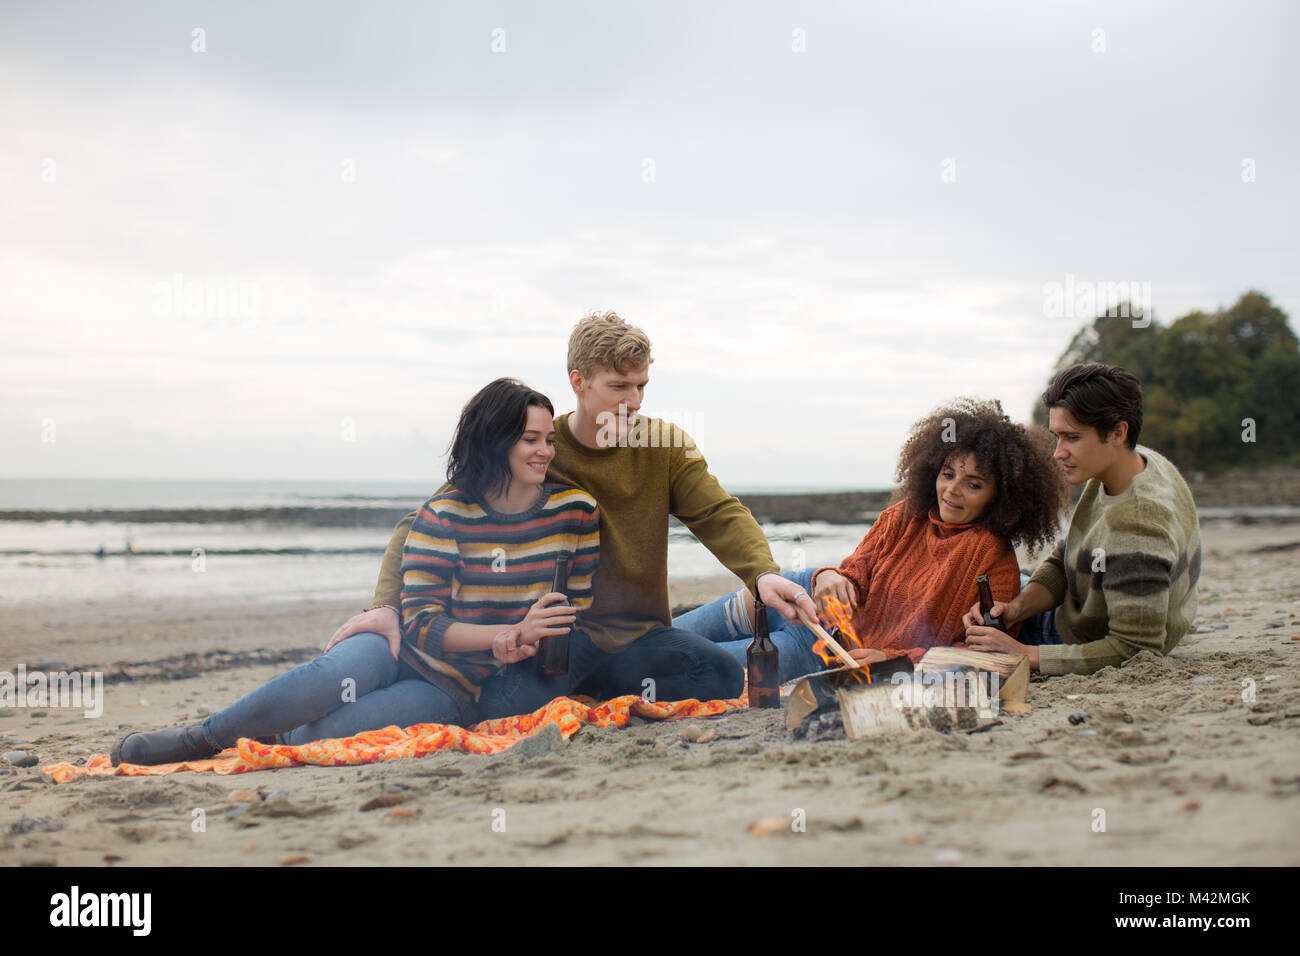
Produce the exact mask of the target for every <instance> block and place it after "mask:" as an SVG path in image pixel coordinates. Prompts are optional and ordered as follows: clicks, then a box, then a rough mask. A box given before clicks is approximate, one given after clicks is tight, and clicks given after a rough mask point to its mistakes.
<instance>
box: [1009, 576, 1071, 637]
mask: <svg viewBox="0 0 1300 956" xmlns="http://www.w3.org/2000/svg"><path fill="white" fill-rule="evenodd" d="M1028 583H1029V575H1027V574H1025V573H1024V572H1023V571H1021V572H1020V589H1021V590H1022V591H1023V590H1024V588H1025V585H1026V584H1028ZM1016 640H1018V641H1020V643H1021V644H1032V645H1035V646H1037V647H1042V646H1043V645H1044V644H1060V643H1061V635H1060V634H1058V633H1057V631H1056V609H1055V608H1052V609H1050V610H1047V611H1043V612H1042V613H1041V614H1035V615H1034V616H1033V617H1027V618H1025V619H1024V620H1023V621H1021V622H1020V636H1019V637H1018V638H1016Z"/></svg>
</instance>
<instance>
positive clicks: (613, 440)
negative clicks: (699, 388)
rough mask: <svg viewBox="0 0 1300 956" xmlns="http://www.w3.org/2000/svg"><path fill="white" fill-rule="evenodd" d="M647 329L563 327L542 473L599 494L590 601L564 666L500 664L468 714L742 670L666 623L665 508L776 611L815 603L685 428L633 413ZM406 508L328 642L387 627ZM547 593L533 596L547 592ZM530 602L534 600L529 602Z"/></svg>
mask: <svg viewBox="0 0 1300 956" xmlns="http://www.w3.org/2000/svg"><path fill="white" fill-rule="evenodd" d="M652 361H653V359H652V358H651V356H650V341H649V339H648V338H647V337H646V335H645V333H644V332H642V331H641V330H640V329H638V328H636V327H635V326H631V325H628V324H627V323H626V322H624V321H623V320H622V319H620V318H619V317H618V316H617V315H615V314H614V313H612V312H609V313H605V314H604V315H596V314H593V315H590V316H587V317H586V318H584V319H583V320H582V321H580V322H579V323H578V325H577V327H576V328H575V329H574V331H573V334H572V336H571V337H570V340H569V356H568V365H569V382H570V384H571V385H572V387H573V391H574V395H575V396H576V398H577V405H578V407H577V410H576V411H573V412H570V413H567V414H564V415H560V416H559V417H557V418H556V419H555V431H556V434H555V458H554V459H553V460H552V462H551V464H550V467H549V468H548V470H547V479H548V480H550V481H554V482H561V483H564V484H569V485H573V486H576V487H578V488H581V489H583V490H585V491H587V492H588V493H589V494H591V496H592V497H593V498H595V499H596V503H597V504H598V505H599V506H600V563H599V565H598V566H597V570H596V575H595V580H594V583H593V588H594V592H595V596H594V602H593V604H592V606H591V608H590V609H589V610H587V611H584V612H583V613H582V615H581V617H580V619H579V620H578V621H577V623H576V625H575V627H574V629H573V630H572V631H571V632H570V635H569V637H570V641H569V644H570V650H569V673H568V674H566V675H559V676H546V675H543V674H542V673H541V670H540V667H539V666H538V665H537V662H536V659H535V658H533V659H529V660H525V661H522V662H520V663H518V664H511V665H509V666H508V667H507V668H506V669H505V671H504V672H503V673H502V674H501V675H500V676H499V677H497V678H494V679H493V680H491V681H489V682H488V683H487V684H486V685H485V686H484V688H483V692H482V696H481V697H480V700H479V706H478V717H479V719H480V720H486V719H490V718H493V717H499V716H506V715H508V714H516V713H528V712H530V711H533V710H535V709H537V708H538V707H541V706H542V705H544V704H546V703H547V702H548V701H550V700H552V699H554V698H555V697H558V696H561V695H565V694H569V693H572V692H574V691H575V690H577V689H578V687H579V685H581V686H582V689H583V691H584V692H587V693H590V694H592V695H593V696H598V697H613V696H618V695H621V694H638V695H645V696H648V697H651V698H652V699H656V700H682V699H687V698H696V699H700V700H709V699H727V698H732V697H735V696H737V695H739V693H740V691H741V689H742V687H743V682H744V675H743V672H742V671H741V669H740V668H738V667H737V666H736V665H735V662H734V661H733V660H732V659H731V658H730V656H728V655H727V654H726V652H725V651H722V650H721V649H720V648H719V647H718V645H716V644H714V643H713V642H712V641H709V640H707V639H705V638H702V637H699V636H698V635H696V634H693V633H691V632H689V631H684V630H681V629H678V628H673V627H672V626H671V621H672V615H671V608H670V605H669V599H668V518H669V515H672V516H674V517H676V518H677V519H678V520H680V521H681V522H682V523H683V524H684V525H686V527H687V528H689V529H690V531H691V532H692V533H693V534H694V535H695V536H696V537H697V538H699V540H700V542H701V543H702V544H704V546H705V547H707V548H708V549H709V550H710V551H711V552H713V554H714V555H715V556H716V557H717V559H718V560H719V561H720V562H721V563H722V564H723V565H724V566H725V567H726V568H727V569H728V570H730V571H731V572H732V573H734V574H735V575H736V576H737V577H739V578H740V579H741V580H742V581H744V582H745V584H746V586H747V587H748V588H749V590H750V591H751V592H753V593H755V594H757V595H758V596H759V597H761V598H762V600H763V602H764V603H765V604H767V605H769V606H771V607H773V608H775V609H776V610H777V611H778V613H780V614H781V615H782V616H783V617H785V618H786V619H787V620H792V619H793V618H794V617H795V610H794V607H793V606H792V604H793V603H798V604H799V605H800V606H801V607H802V608H803V609H804V610H805V611H806V612H807V613H808V614H810V615H814V616H815V615H816V613H817V612H816V608H815V606H814V604H813V602H812V599H811V598H810V597H809V595H808V594H807V592H806V591H804V590H803V589H802V588H800V587H799V586H798V585H796V584H795V583H794V582H792V581H788V580H786V579H785V578H783V577H781V575H780V573H779V571H780V567H779V566H778V565H777V563H776V562H775V561H774V560H773V559H772V552H771V548H770V547H769V546H768V543H767V538H766V537H765V536H764V535H763V532H762V529H760V528H759V526H758V523H757V522H756V521H755V520H754V517H753V515H752V514H750V512H749V509H747V508H746V507H745V506H744V505H742V504H741V503H740V502H739V501H738V500H737V499H736V498H735V497H733V496H732V495H729V494H728V493H727V492H726V491H725V490H724V489H723V488H722V486H721V485H720V484H719V483H718V480H717V479H716V478H714V476H713V475H712V474H711V473H710V472H709V468H708V464H707V463H706V462H705V460H704V456H703V455H702V454H701V453H700V451H699V449H698V448H696V447H695V444H694V441H693V440H692V439H691V437H690V436H689V435H687V434H686V433H685V432H683V431H682V430H681V429H680V428H678V427H677V426H676V425H673V424H671V423H669V422H664V421H662V420H660V419H655V418H646V417H644V416H639V415H638V414H637V410H638V409H639V408H640V406H641V402H642V398H643V396H644V392H645V386H646V383H647V382H648V381H649V367H650V363H651V362H652ZM413 518H414V514H411V515H408V516H407V517H406V518H404V519H403V520H402V521H401V522H400V523H399V524H398V526H397V528H396V529H395V530H394V532H393V537H392V540H391V541H390V542H389V545H388V550H387V552H386V553H385V555H384V563H383V567H382V569H381V571H380V575H379V582H378V585H377V586H376V589H375V599H374V603H375V607H374V608H372V609H371V610H369V611H367V612H365V613H363V614H361V615H358V616H357V617H354V618H352V620H350V621H349V622H348V623H347V624H345V625H344V626H343V627H342V628H340V629H339V631H338V633H336V634H335V637H334V640H333V641H332V642H331V643H333V642H336V641H338V640H342V639H343V638H344V637H347V636H349V635H350V634H354V633H359V632H361V631H377V632H379V633H387V631H388V630H392V631H395V630H396V629H397V627H398V614H397V612H396V608H397V607H398V606H400V602H399V594H400V592H401V587H402V578H401V555H402V545H403V543H404V542H405V540H406V534H407V531H408V530H409V527H410V523H411V521H412V519H413ZM555 599H556V598H555V596H553V595H547V596H546V597H545V598H543V599H542V602H545V603H547V604H549V603H552V602H553V601H554V600H555ZM542 602H539V603H542Z"/></svg>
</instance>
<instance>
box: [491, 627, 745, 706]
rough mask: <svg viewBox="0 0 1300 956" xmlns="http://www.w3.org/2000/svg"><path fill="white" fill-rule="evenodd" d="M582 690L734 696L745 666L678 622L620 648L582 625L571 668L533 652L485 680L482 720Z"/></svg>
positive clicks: (657, 696)
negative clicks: (557, 669) (552, 670)
mask: <svg viewBox="0 0 1300 956" xmlns="http://www.w3.org/2000/svg"><path fill="white" fill-rule="evenodd" d="M579 685H581V690H582V692H584V693H586V694H589V695H590V696H592V697H596V698H599V699H601V700H608V699H609V698H611V697H622V696H623V695H625V694H636V695H637V696H642V697H645V698H646V699H647V700H659V701H668V700H687V699H689V698H695V699H697V700H729V699H731V698H733V697H738V696H739V695H740V692H741V690H743V689H744V685H745V674H744V671H743V670H742V669H741V668H739V667H737V666H736V663H735V661H733V660H732V658H731V656H730V655H728V654H727V653H726V652H725V651H724V650H722V649H721V648H720V647H719V646H718V645H716V644H714V643H713V642H712V641H708V640H705V639H704V638H702V637H700V636H698V635H696V634H692V633H691V632H690V631H684V630H681V629H680V628H675V627H657V628H655V629H654V630H652V631H649V632H647V633H646V634H643V635H642V636H641V637H640V638H638V639H637V640H636V641H635V642H633V643H632V645H631V646H630V647H628V648H627V649H626V650H625V651H623V652H622V653H621V654H609V653H606V652H605V651H602V650H601V649H600V648H598V647H596V645H594V644H593V643H592V642H591V638H589V637H587V635H586V634H585V633H583V632H582V631H576V630H575V631H572V632H570V634H569V672H568V673H567V674H561V675H559V676H557V677H548V676H547V675H545V674H543V673H542V667H541V661H540V660H539V659H538V658H537V657H532V658H530V659H529V660H527V661H524V662H522V663H520V664H511V665H510V666H509V667H507V668H506V669H505V671H504V672H502V673H501V674H498V675H497V676H496V677H493V678H491V679H490V680H488V681H487V682H486V683H485V684H484V685H483V693H482V696H480V697H479V702H478V718H479V720H492V719H495V718H497V717H509V716H512V715H514V714H528V713H531V712H533V711H534V710H537V709H538V708H539V707H542V706H544V705H545V704H548V703H550V702H551V701H552V700H554V699H555V698H556V697H562V696H569V695H572V694H573V693H575V692H577V691H578V689H579Z"/></svg>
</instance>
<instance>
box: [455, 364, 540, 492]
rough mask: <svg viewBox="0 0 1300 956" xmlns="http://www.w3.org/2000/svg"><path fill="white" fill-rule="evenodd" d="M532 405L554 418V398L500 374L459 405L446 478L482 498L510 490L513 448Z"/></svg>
mask: <svg viewBox="0 0 1300 956" xmlns="http://www.w3.org/2000/svg"><path fill="white" fill-rule="evenodd" d="M534 405H536V406H538V407H539V408H544V409H546V411H547V412H549V413H550V414H551V416H552V417H554V415H555V408H554V406H552V405H551V400H550V399H549V398H547V397H546V396H545V395H543V394H542V393H541V392H538V391H534V390H533V389H531V388H529V387H528V386H527V385H525V384H524V383H523V382H519V381H516V380H515V379H513V378H499V379H497V380H496V381H495V382H492V383H491V384H489V385H485V386H484V387H483V389H482V390H481V391H479V393H478V394H477V395H475V396H474V397H473V398H471V399H470V400H469V401H468V402H466V403H465V407H464V408H463V409H461V413H460V421H459V422H457V423H456V432H455V434H453V435H452V437H451V452H450V453H449V454H448V456H447V480H448V481H450V482H451V483H452V484H453V485H455V486H456V487H457V488H459V489H460V490H461V491H463V492H465V494H467V495H469V496H470V497H471V498H473V499H474V500H475V501H479V502H482V501H483V498H484V495H486V494H488V493H493V492H495V493H500V494H507V493H508V492H509V491H510V482H511V474H510V459H509V454H510V449H511V448H513V447H514V444H515V442H517V441H519V437H520V436H521V435H522V434H523V433H524V427H525V426H526V425H527V423H528V409H529V408H531V407H532V406H534Z"/></svg>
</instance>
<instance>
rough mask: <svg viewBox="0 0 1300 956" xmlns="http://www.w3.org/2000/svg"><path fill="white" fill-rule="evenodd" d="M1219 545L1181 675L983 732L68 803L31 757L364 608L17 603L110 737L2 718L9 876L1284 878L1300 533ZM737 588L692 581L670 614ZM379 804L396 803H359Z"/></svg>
mask: <svg viewBox="0 0 1300 956" xmlns="http://www.w3.org/2000/svg"><path fill="white" fill-rule="evenodd" d="M1203 534H1204V546H1205V561H1204V574H1203V577H1202V579H1201V586H1200V606H1201V610H1200V613H1199V615H1198V618H1197V625H1198V627H1199V629H1200V631H1199V632H1197V633H1192V634H1189V635H1188V636H1187V637H1186V638H1184V640H1183V641H1182V643H1181V644H1180V645H1179V647H1178V648H1177V650H1176V652H1175V653H1174V654H1172V655H1171V656H1170V657H1168V658H1164V659H1160V658H1155V657H1152V656H1150V655H1145V654H1144V655H1140V656H1139V657H1138V658H1135V659H1133V660H1132V661H1130V662H1128V664H1126V665H1125V666H1124V667H1122V668H1118V669H1116V668H1111V669H1106V670H1103V671H1102V672H1100V673H1098V674H1095V675H1092V676H1089V677H1079V676H1069V677H1057V678H1052V679H1049V680H1040V681H1036V682H1035V683H1033V684H1032V685H1031V686H1030V690H1029V703H1030V704H1031V705H1032V708H1033V709H1032V712H1030V713H1028V714H1026V715H1023V716H1012V715H1006V714H1004V715H1003V716H1002V717H1001V723H1000V724H999V725H997V726H995V727H993V729H991V730H987V731H984V732H980V733H975V734H967V733H955V734H951V735H945V734H941V733H938V732H936V731H930V730H924V731H920V730H918V731H913V732H911V733H909V734H907V735H904V736H896V737H886V738H877V739H874V740H870V741H851V740H847V739H845V738H843V737H842V736H841V737H836V738H832V739H817V740H807V739H796V738H795V737H794V736H793V735H792V734H791V733H790V732H788V731H787V730H786V729H785V728H784V725H783V723H782V719H781V714H780V713H779V712H775V711H766V712H763V711H753V712H751V711H742V712H732V713H729V714H727V715H725V716H723V717H721V718H713V719H694V720H687V721H669V722H647V721H642V720H640V719H638V718H633V720H632V723H631V724H630V725H629V726H628V727H626V728H623V729H613V728H607V729H591V728H585V729H583V730H582V731H580V732H579V733H578V734H577V735H576V736H575V737H574V738H573V739H572V740H571V741H569V742H568V743H565V742H563V741H562V740H561V739H560V738H559V737H558V734H556V735H554V736H553V737H548V738H546V739H544V740H540V741H537V742H536V744H537V745H536V746H533V747H530V748H528V749H529V751H530V752H529V753H523V752H521V751H520V750H512V751H507V752H506V753H503V754H499V755H496V756H489V757H482V756H472V755H461V754H451V753H440V754H436V755H434V756H431V757H427V758H422V759H418V760H397V761H391V762H388V763H386V764H378V765H368V766H364V767H359V768H358V767H349V768H322V767H300V768H292V769H286V770H272V771H265V772H257V773H251V774H242V775H236V776H226V777H220V776H216V775H213V774H210V773H205V774H195V773H180V774H176V775H173V776H168V777H134V778H131V777H116V778H93V777H83V778H79V779H76V780H74V781H71V782H69V783H66V784H59V785H56V784H54V783H52V782H51V781H50V779H49V777H48V776H47V775H46V774H44V773H43V772H42V771H41V770H40V767H41V766H48V765H50V764H53V763H58V762H62V761H72V762H81V761H84V760H85V759H86V757H87V756H88V755H90V754H93V753H106V752H107V751H108V750H109V749H110V748H111V747H112V745H113V744H114V742H115V741H116V740H117V738H118V737H119V736H120V734H121V733H122V732H123V730H124V729H125V728H127V727H130V728H140V729H151V728H156V727H162V726H165V725H169V724H174V723H180V722H185V721H192V720H195V719H198V718H199V717H200V716H201V715H202V714H203V713H205V712H207V711H210V710H215V709H218V708H220V707H222V706H224V705H225V704H226V703H228V702H230V701H232V700H234V699H235V698H236V697H238V696H239V695H241V694H243V693H245V692H247V691H249V690H252V689H253V688H255V687H256V686H258V685H259V684H261V683H262V682H264V681H266V680H267V679H269V678H270V677H273V676H275V675H276V674H278V673H280V672H281V671H282V670H284V669H286V668H287V667H289V666H292V664H293V663H295V662H297V661H301V660H306V659H309V658H310V656H312V651H313V648H317V647H319V646H321V645H322V644H323V642H324V640H325V639H326V638H327V637H328V636H329V634H330V633H332V631H333V630H334V628H335V627H336V626H337V624H338V622H340V621H341V620H343V619H344V618H346V617H347V616H349V615H350V614H352V613H354V612H355V610H356V606H355V602H346V603H343V602H339V603H324V604H304V605H272V606H258V607H257V608H249V607H246V606H241V605H240V604H238V603H237V602H235V603H226V604H223V605H214V606H206V605H203V604H202V603H195V602H185V604H184V606H177V605H175V604H168V605H164V604H162V603H149V602H130V603H128V602H122V601H105V602H98V603H96V602H90V603H83V604H61V605H58V606H46V605H39V606H35V605H30V604H22V603H15V602H13V601H12V600H10V601H8V602H6V609H7V613H8V616H9V619H10V620H11V621H13V622H18V624H19V626H18V627H17V628H15V629H13V632H11V636H10V637H9V638H8V639H7V644H8V647H7V648H6V653H5V665H6V666H8V667H10V668H11V669H12V668H13V667H15V666H16V665H17V664H18V663H25V665H26V666H27V667H28V668H29V669H44V670H54V669H56V668H64V669H69V668H78V669H83V670H96V669H98V670H103V671H104V672H105V673H106V675H108V676H107V680H108V681H109V683H107V684H106V685H105V691H104V697H105V700H104V707H103V714H102V716H101V717H99V718H97V719H88V718H86V717H83V716H82V713H81V712H80V711H79V710H61V709H57V708H55V709H48V710H45V711H33V710H31V709H27V708H3V709H0V750H3V751H12V750H14V749H27V750H31V751H32V752H34V753H35V754H36V756H37V758H38V764H37V766H36V767H32V768H12V767H8V766H5V767H3V768H0V851H3V859H4V861H5V862H6V863H9V864H12V865H48V864H57V865H103V864H112V865H119V866H129V865H167V866H188V865H204V864H221V865H229V864H256V865H279V864H284V865H326V866H329V865H350V866H355V865H368V864H445V863H476V864H517V863H541V864H651V865H654V864H723V865H755V864H787V863H788V864H891V865H893V864H898V865H911V864H927V865H928V864H952V865H961V864H1048V865H1089V866H1114V865H1120V866H1123V865H1136V864H1156V865H1184V864H1206V865H1261V864H1274V865H1275V864H1281V865H1288V864H1290V865H1294V864H1296V863H1300V735H1297V730H1298V729H1300V618H1297V612H1300V573H1297V571H1298V570H1300V526H1297V525H1294V524H1290V525H1287V524H1264V523H1255V524H1240V523H1228V522H1216V521H1207V522H1205V523H1204V528H1203ZM729 586H730V582H729V581H728V580H726V579H714V580H710V581H693V582H675V583H674V587H673V599H674V601H675V602H677V603H682V604H690V603H695V602H698V601H700V600H705V599H708V598H711V597H714V596H716V595H718V594H720V593H723V592H724V591H725V590H726V589H727V588H728V587H729ZM218 652H220V653H218ZM186 653H189V654H190V656H189V657H185V656H184V655H185V654H186ZM128 678H131V679H128ZM1250 682H1253V685H1252V684H1251V683H1250ZM1252 686H1253V692H1254V699H1253V702H1252V701H1248V700H1244V699H1243V697H1247V698H1248V697H1250V696H1251V695H1250V693H1249V691H1250V690H1251V688H1252ZM1076 713H1081V714H1084V715H1086V719H1085V720H1084V721H1083V722H1082V723H1077V724H1072V723H1071V722H1070V720H1069V717H1070V715H1071V714H1076ZM701 729H705V730H712V731H713V734H712V735H711V736H710V735H708V734H705V735H704V736H705V737H706V738H709V739H706V740H704V741H697V740H694V739H692V738H693V737H698V736H700V735H701V734H700V731H701ZM379 796H385V797H397V798H402V802H401V803H400V804H399V805H398V806H397V807H382V808H379V809H365V808H364V806H365V805H366V804H367V801H370V800H372V799H373V798H375V797H379ZM200 808H201V809H202V810H203V811H204V814H203V816H204V818H205V822H206V830H205V831H204V832H195V831H194V830H193V829H192V821H193V820H194V819H195V816H196V815H195V812H194V811H195V810H196V809H200ZM394 810H397V811H398V812H396V813H394ZM501 811H504V813H502V812H501ZM1099 811H1100V812H1101V813H1103V814H1104V821H1105V829H1104V832H1098V831H1097V830H1095V829H1094V827H1095V821H1097V820H1098V819H1100V816H1099ZM501 820H504V822H505V827H504V832H500V831H501V827H500V821H501ZM800 821H804V826H802V827H800V826H799V825H798V824H799V822H800ZM494 822H497V823H498V826H497V827H496V829H494V827H493V824H494Z"/></svg>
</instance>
